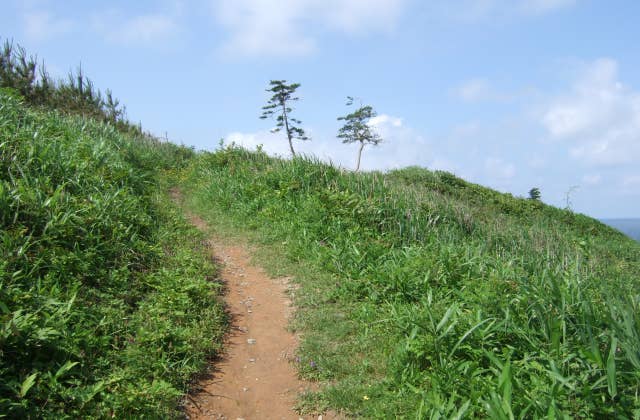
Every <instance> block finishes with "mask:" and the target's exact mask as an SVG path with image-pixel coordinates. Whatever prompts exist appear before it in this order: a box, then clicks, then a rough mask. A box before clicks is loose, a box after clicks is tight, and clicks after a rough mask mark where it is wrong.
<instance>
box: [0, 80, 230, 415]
mask: <svg viewBox="0 0 640 420" xmlns="http://www.w3.org/2000/svg"><path fill="white" fill-rule="evenodd" d="M0 155H1V159H0V208H1V210H2V211H1V214H0V222H1V225H0V237H1V239H0V241H1V242H0V243H1V245H2V248H1V252H2V262H1V263H0V285H1V287H0V325H1V326H2V328H1V329H0V352H1V354H2V357H1V358H0V376H1V377H2V381H0V413H2V414H4V415H6V416H9V417H14V418H15V417H21V418H77V417H112V416H115V417H174V416H179V415H180V412H179V402H180V399H181V398H182V395H184V393H185V392H186V391H187V389H188V386H189V383H190V381H191V380H192V378H193V377H194V375H196V374H198V373H199V372H201V371H202V370H203V369H204V367H205V365H206V362H207V360H208V358H209V357H211V356H212V355H213V354H214V353H215V352H216V351H217V350H218V349H219V346H220V344H221V337H222V334H223V332H224V330H225V316H224V313H223V310H222V305H221V304H220V303H219V301H218V297H217V294H218V292H217V286H216V284H215V283H213V282H211V281H210V279H211V278H213V277H214V276H215V272H216V269H215V267H214V266H213V265H212V263H211V261H210V260H209V258H208V254H207V252H206V249H204V248H203V245H202V244H201V242H200V241H201V240H202V235H201V234H200V233H199V232H197V230H196V229H195V228H193V227H191V226H190V225H189V224H188V223H187V222H186V220H185V219H184V218H183V216H182V215H181V213H180V211H179V210H178V209H177V208H176V207H175V206H174V205H173V204H172V203H171V201H170V200H169V199H168V198H167V195H166V191H165V189H166V185H165V184H166V183H167V181H166V180H167V177H170V176H171V174H170V172H171V171H175V170H176V169H177V168H179V167H180V166H183V165H184V164H185V162H186V160H188V159H189V158H190V157H191V156H193V151H192V150H190V149H188V148H185V147H179V146H175V145H172V144H168V143H160V142H158V141H155V140H153V139H152V138H150V137H148V136H145V135H142V134H141V133H136V132H126V133H124V132H121V131H119V130H117V129H116V128H115V127H114V126H113V125H112V124H109V123H101V122H96V121H94V120H91V119H86V118H82V117H74V116H64V115H61V114H60V113H58V112H54V111H46V110H34V109H31V108H29V107H27V106H25V105H24V104H23V103H22V100H21V99H19V98H17V97H16V96H15V95H14V94H12V93H10V92H8V91H4V90H0ZM167 171H169V172H167Z"/></svg>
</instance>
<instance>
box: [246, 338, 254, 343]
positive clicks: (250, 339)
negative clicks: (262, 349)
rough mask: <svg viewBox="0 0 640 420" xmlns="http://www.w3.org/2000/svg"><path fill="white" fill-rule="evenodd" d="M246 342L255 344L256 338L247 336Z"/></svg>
mask: <svg viewBox="0 0 640 420" xmlns="http://www.w3.org/2000/svg"><path fill="white" fill-rule="evenodd" d="M247 344H256V339H255V338H248V339H247Z"/></svg>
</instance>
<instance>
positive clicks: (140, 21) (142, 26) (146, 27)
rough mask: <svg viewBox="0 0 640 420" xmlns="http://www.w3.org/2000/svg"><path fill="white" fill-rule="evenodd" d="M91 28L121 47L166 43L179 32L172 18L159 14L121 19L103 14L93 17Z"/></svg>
mask: <svg viewBox="0 0 640 420" xmlns="http://www.w3.org/2000/svg"><path fill="white" fill-rule="evenodd" d="M93 28H94V30H96V31H97V32H99V33H101V34H102V35H103V36H104V37H105V38H106V39H107V40H108V41H110V42H114V43H118V44H123V45H153V44H155V43H160V42H166V41H168V40H170V39H171V38H173V37H174V36H175V35H176V33H177V32H178V31H179V25H178V24H177V22H176V20H175V18H174V17H173V16H169V15H164V14H160V13H157V14H146V15H140V16H134V17H131V18H123V17H121V16H120V15H119V14H117V13H103V14H100V15H96V16H94V18H93Z"/></svg>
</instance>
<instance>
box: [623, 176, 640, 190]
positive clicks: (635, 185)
mask: <svg viewBox="0 0 640 420" xmlns="http://www.w3.org/2000/svg"><path fill="white" fill-rule="evenodd" d="M621 184H622V185H621V186H622V192H623V193H624V194H628V195H640V174H638V175H626V176H624V177H623V178H622V182H621Z"/></svg>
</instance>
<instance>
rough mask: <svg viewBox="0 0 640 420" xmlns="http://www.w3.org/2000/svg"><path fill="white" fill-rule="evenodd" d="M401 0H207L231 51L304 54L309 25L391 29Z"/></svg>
mask: <svg viewBox="0 0 640 420" xmlns="http://www.w3.org/2000/svg"><path fill="white" fill-rule="evenodd" d="M405 2H406V0H282V1H279V2H273V1H271V0H213V11H214V16H215V19H216V21H217V22H218V23H219V24H220V25H222V26H223V27H225V28H226V29H227V30H228V31H229V38H228V39H227V41H226V43H225V45H224V46H223V51H224V52H225V53H227V54H231V55H245V56H257V55H261V56H285V55H305V54H308V53H311V52H312V51H314V50H315V49H316V47H317V41H316V37H315V36H314V33H313V31H312V30H311V29H310V28H315V29H318V28H322V29H328V30H333V31H337V32H341V33H347V34H367V33H370V32H378V31H389V30H391V29H392V28H393V27H394V25H395V23H396V22H397V20H398V18H399V17H400V15H401V13H402V10H403V8H404V3H405Z"/></svg>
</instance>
